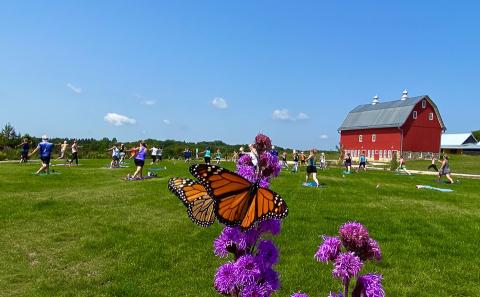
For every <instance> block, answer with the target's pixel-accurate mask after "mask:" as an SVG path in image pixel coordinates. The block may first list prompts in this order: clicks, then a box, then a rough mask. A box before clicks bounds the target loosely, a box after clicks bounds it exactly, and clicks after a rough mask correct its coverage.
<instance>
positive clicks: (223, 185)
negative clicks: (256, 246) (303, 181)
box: [190, 164, 288, 230]
mask: <svg viewBox="0 0 480 297" xmlns="http://www.w3.org/2000/svg"><path fill="white" fill-rule="evenodd" d="M190 173H191V174H192V175H193V176H194V177H195V178H197V179H198V180H199V181H200V182H201V183H202V184H203V185H204V186H205V189H206V191H207V193H208V195H209V196H210V197H212V198H213V199H214V200H215V203H214V207H215V215H216V216H217V219H218V220H219V221H220V222H221V223H223V224H225V225H227V226H240V227H241V228H242V229H244V230H247V229H250V228H251V227H252V226H254V224H255V223H256V222H258V221H262V220H265V219H282V218H284V217H286V216H287V214H288V208H287V205H286V203H285V201H284V200H283V199H282V198H281V197H280V195H278V194H277V193H275V192H273V191H271V190H269V189H266V188H262V187H260V186H259V185H258V183H251V182H249V181H248V180H246V179H245V178H243V177H241V176H240V175H238V174H236V173H233V172H231V171H229V170H227V169H225V168H222V167H218V166H215V165H207V164H196V165H192V166H190Z"/></svg>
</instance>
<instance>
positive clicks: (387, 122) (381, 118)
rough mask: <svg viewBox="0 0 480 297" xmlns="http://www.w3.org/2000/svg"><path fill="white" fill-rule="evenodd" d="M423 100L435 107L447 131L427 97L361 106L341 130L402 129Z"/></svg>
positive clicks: (347, 118)
mask: <svg viewBox="0 0 480 297" xmlns="http://www.w3.org/2000/svg"><path fill="white" fill-rule="evenodd" d="M423 99H425V100H427V101H429V102H430V104H431V105H432V106H433V108H434V110H435V113H436V114H437V118H438V119H439V121H440V125H441V127H442V129H444V130H446V128H445V125H444V124H443V121H442V118H441V116H440V112H439V111H438V108H437V106H436V105H435V103H433V101H432V100H431V99H430V98H429V97H428V96H426V95H424V96H418V97H411V98H407V99H405V100H396V101H389V102H382V103H377V104H364V105H359V106H357V107H356V108H355V109H353V110H352V111H350V113H349V114H348V115H347V117H346V119H345V120H344V121H343V123H342V125H341V126H340V128H339V130H340V131H342V130H357V129H369V128H392V127H393V128H396V127H401V126H402V125H403V124H404V123H405V121H406V120H407V119H408V117H409V116H410V114H411V113H412V111H413V108H414V107H415V105H417V103H418V102H420V101H421V100H423Z"/></svg>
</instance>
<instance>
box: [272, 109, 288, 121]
mask: <svg viewBox="0 0 480 297" xmlns="http://www.w3.org/2000/svg"><path fill="white" fill-rule="evenodd" d="M272 118H273V119H274V120H280V121H291V120H293V119H292V116H291V115H290V112H289V111H288V109H275V110H274V111H273V113H272Z"/></svg>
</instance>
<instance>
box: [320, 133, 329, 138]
mask: <svg viewBox="0 0 480 297" xmlns="http://www.w3.org/2000/svg"><path fill="white" fill-rule="evenodd" d="M320 139H328V135H327V134H322V135H320Z"/></svg>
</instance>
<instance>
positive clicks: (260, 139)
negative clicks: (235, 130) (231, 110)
mask: <svg viewBox="0 0 480 297" xmlns="http://www.w3.org/2000/svg"><path fill="white" fill-rule="evenodd" d="M271 147H272V141H271V140H270V137H268V136H267V135H264V134H261V133H259V134H258V135H257V136H256V137H255V148H256V149H257V152H258V153H259V154H261V153H263V152H264V151H266V150H269V149H270V148H271Z"/></svg>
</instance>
